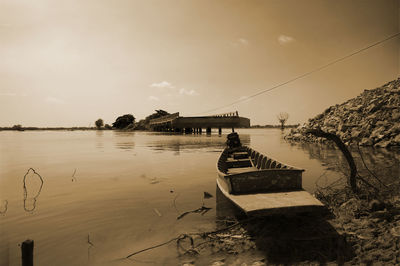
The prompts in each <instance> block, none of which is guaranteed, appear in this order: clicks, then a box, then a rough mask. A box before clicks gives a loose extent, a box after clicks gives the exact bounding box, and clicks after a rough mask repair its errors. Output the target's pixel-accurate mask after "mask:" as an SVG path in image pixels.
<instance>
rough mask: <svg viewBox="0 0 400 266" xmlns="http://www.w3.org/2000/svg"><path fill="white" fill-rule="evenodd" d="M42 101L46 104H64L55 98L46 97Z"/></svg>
mask: <svg viewBox="0 0 400 266" xmlns="http://www.w3.org/2000/svg"><path fill="white" fill-rule="evenodd" d="M44 101H45V102H48V103H54V104H63V103H65V102H64V101H63V100H61V99H59V98H56V97H53V96H47V97H46V98H45V99H44Z"/></svg>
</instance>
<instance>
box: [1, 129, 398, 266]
mask: <svg viewBox="0 0 400 266" xmlns="http://www.w3.org/2000/svg"><path fill="white" fill-rule="evenodd" d="M227 133H229V131H224V132H223V135H222V136H218V134H216V133H215V132H213V134H212V135H211V136H207V135H206V134H202V135H168V134H161V133H154V132H116V131H24V132H7V131H5V132H0V156H1V157H0V204H1V205H0V211H1V214H0V265H20V260H21V259H20V256H21V254H20V247H19V244H20V243H21V242H23V241H24V240H26V239H33V240H34V241H35V249H34V259H35V265H177V264H179V263H181V262H182V259H181V258H179V257H178V253H177V251H176V245H174V244H173V243H171V244H170V245H165V246H163V247H160V248H157V249H153V250H149V251H147V252H144V253H141V254H139V255H137V256H134V257H132V258H131V259H124V257H126V256H127V255H129V254H131V253H132V252H135V251H138V250H141V249H144V248H147V247H150V246H154V245H156V244H159V243H162V242H164V241H167V240H169V239H171V238H174V237H176V236H178V235H179V234H181V233H185V232H201V231H207V230H213V229H215V228H216V215H217V214H216V197H215V192H216V182H215V179H216V175H217V174H216V167H215V165H216V162H217V159H218V156H219V153H220V152H221V151H222V149H223V148H224V145H225V140H226V134H227ZM238 133H239V134H240V138H241V140H242V143H243V144H245V145H250V146H251V147H252V148H254V149H255V150H257V151H259V152H262V153H264V154H266V155H268V156H270V157H272V158H274V159H276V160H279V161H281V162H284V163H287V164H289V165H292V166H296V167H299V168H303V169H305V170H306V171H305V172H304V174H303V187H304V188H305V189H306V190H308V191H310V192H313V190H314V189H315V183H316V181H317V180H318V182H320V183H326V184H328V183H329V182H331V181H333V180H336V179H337V178H339V177H340V176H341V175H342V173H341V170H343V169H344V171H345V170H346V169H345V167H344V166H343V167H342V165H343V164H345V162H344V161H343V159H341V155H340V153H339V152H338V151H337V150H336V149H332V148H329V147H326V146H321V145H316V144H289V143H287V142H285V141H284V140H283V138H282V132H281V131H280V130H278V129H239V130H238ZM363 151H364V154H365V157H366V160H367V161H368V163H371V165H373V166H374V167H379V166H380V165H383V166H385V167H384V169H387V171H388V173H392V174H394V175H398V171H399V169H398V166H399V164H398V160H399V153H398V152H394V151H393V152H388V151H384V152H379V151H377V150H365V149H364V150H363ZM29 168H33V169H34V170H35V171H36V173H38V174H39V175H40V177H41V178H42V179H43V184H42V182H41V179H40V177H39V176H38V175H35V174H33V171H29V173H28V174H27V175H26V176H25V183H24V175H25V174H26V173H27V171H28V169H29ZM41 185H42V187H41ZM24 187H25V189H24ZM24 191H25V192H24ZM205 191H207V192H209V193H210V194H212V195H214V197H212V198H209V199H203V193H204V192H205ZM203 202H204V204H205V206H207V207H210V208H212V209H211V210H210V211H209V212H207V213H205V214H204V215H201V214H198V213H191V214H188V215H186V216H185V217H184V218H182V219H179V220H178V219H177V217H178V216H179V215H180V214H182V213H183V212H185V211H189V210H195V209H197V208H199V207H201V206H202V204H203Z"/></svg>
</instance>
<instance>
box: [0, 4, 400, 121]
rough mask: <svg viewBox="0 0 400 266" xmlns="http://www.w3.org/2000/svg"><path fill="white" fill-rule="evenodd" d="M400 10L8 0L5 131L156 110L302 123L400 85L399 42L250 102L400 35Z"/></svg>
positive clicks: (0, 107)
mask: <svg viewBox="0 0 400 266" xmlns="http://www.w3.org/2000/svg"><path fill="white" fill-rule="evenodd" d="M399 11H400V1H399V0H379V1H378V0H351V1H349V0H323V1H322V0H306V1H297V0H250V1H244V0H240V1H239V0H168V1H164V0H141V1H138V0H113V1H112V0H86V1H81V0H57V1H54V0H35V1H31V0H0V126H12V125H15V124H21V125H23V126H39V127H47V126H49V127H53V126H89V125H90V126H93V125H94V121H95V120H97V119H98V118H102V119H103V120H104V122H105V123H109V124H111V123H112V122H114V121H115V119H116V118H117V117H118V116H120V115H123V114H133V115H134V116H135V117H136V119H137V120H139V119H142V118H144V117H146V116H147V115H149V114H151V113H153V112H154V110H155V109H164V110H166V111H168V112H170V113H173V112H180V115H182V116H192V115H211V114H219V113H225V112H231V111H238V112H239V115H240V116H244V117H248V118H250V120H251V124H253V125H255V124H261V125H263V124H277V123H278V121H277V118H276V116H277V114H279V113H280V112H287V113H288V114H289V120H288V123H289V124H295V123H303V122H305V121H307V120H308V118H310V117H313V116H315V115H317V114H318V113H320V112H322V111H324V110H325V109H326V108H327V107H329V106H331V105H334V104H338V103H342V102H344V101H346V100H347V99H349V98H352V97H355V96H357V95H359V94H360V93H361V92H362V91H363V90H364V89H373V88H375V87H378V86H381V85H383V84H384V83H386V82H388V81H391V80H394V79H396V78H397V77H399V76H400V68H399V65H400V48H399V47H400V38H395V39H392V40H390V41H388V42H385V43H383V44H381V45H379V46H375V47H373V48H371V49H369V50H367V51H365V52H362V53H360V54H357V55H355V56H353V57H351V58H349V59H346V60H344V61H342V62H339V63H337V64H335V65H332V66H330V67H328V68H326V69H323V70H321V71H319V72H316V73H314V74H312V75H310V76H306V77H304V78H302V79H299V80H296V81H295V82H292V83H289V84H287V85H285V86H282V87H280V88H277V89H275V90H273V91H270V92H267V93H264V94H261V95H259V96H257V97H255V98H253V99H251V100H249V99H246V97H248V96H249V95H252V94H255V93H257V92H259V91H262V90H265V89H268V88H271V87H273V86H275V85H277V84H280V83H283V82H285V81H288V80H290V79H292V78H294V77H296V76H299V75H301V74H303V73H306V72H309V71H311V70H313V69H316V68H318V67H320V66H322V65H325V64H327V63H329V62H331V61H333V60H336V59H338V58H341V57H343V56H346V55H348V54H350V53H352V52H354V51H357V50H358V49H361V48H364V47H366V46H368V45H370V44H372V43H375V42H377V41H380V40H382V39H385V38H386V37H388V36H390V35H393V34H395V33H397V32H399V31H400V18H399ZM239 99H242V100H243V101H242V102H241V103H238V104H235V105H232V106H228V107H225V108H220V109H217V108H219V107H221V106H226V105H228V104H230V103H232V102H235V101H237V100H239ZM215 109H216V110H215ZM208 110H213V111H212V112H207V111H208Z"/></svg>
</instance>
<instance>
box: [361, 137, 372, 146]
mask: <svg viewBox="0 0 400 266" xmlns="http://www.w3.org/2000/svg"><path fill="white" fill-rule="evenodd" d="M372 144H374V143H373V142H372V140H371V139H369V138H363V139H362V140H361V141H360V145H362V146H371V145H372Z"/></svg>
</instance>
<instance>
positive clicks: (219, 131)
mask: <svg viewBox="0 0 400 266" xmlns="http://www.w3.org/2000/svg"><path fill="white" fill-rule="evenodd" d="M218 134H219V135H221V134H222V128H221V127H219V128H218Z"/></svg>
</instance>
